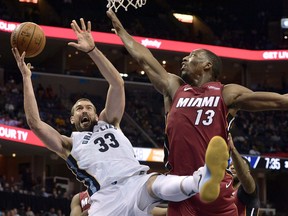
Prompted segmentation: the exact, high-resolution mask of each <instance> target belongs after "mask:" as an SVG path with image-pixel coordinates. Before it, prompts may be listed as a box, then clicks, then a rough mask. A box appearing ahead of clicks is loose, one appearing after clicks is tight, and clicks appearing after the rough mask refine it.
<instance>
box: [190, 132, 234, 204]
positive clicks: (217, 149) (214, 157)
mask: <svg viewBox="0 0 288 216" xmlns="http://www.w3.org/2000/svg"><path fill="white" fill-rule="evenodd" d="M228 159H229V152H228V146H227V143H226V142H225V140H224V139H223V138H222V137H220V136H215V137H213V138H212V139H211V140H210V142H209V144H208V148H207V150H206V154H205V166H204V167H200V168H199V169H198V170H197V171H196V172H195V173H194V174H196V175H199V178H197V179H198V188H199V195H200V199H201V200H202V201H204V202H213V201H214V200H216V199H217V197H218V196H219V193H220V183H221V181H222V180H223V178H224V176H225V170H226V168H227V166H228ZM194 174H193V176H194Z"/></svg>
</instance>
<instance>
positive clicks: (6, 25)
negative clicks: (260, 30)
mask: <svg viewBox="0 0 288 216" xmlns="http://www.w3.org/2000/svg"><path fill="white" fill-rule="evenodd" d="M19 24H20V23H16V22H8V21H5V20H0V31H4V32H12V31H13V30H14V29H15V28H16V26H17V25H19ZM41 28H42V29H43V31H44V33H45V35H46V37H50V38H60V39H68V40H76V36H75V34H74V32H73V31H72V29H70V28H60V27H52V26H41ZM92 35H93V37H94V38H95V42H97V43H104V44H112V45H123V43H122V41H121V40H120V38H119V37H118V36H117V35H115V34H114V33H103V32H95V31H94V32H92ZM134 39H135V40H137V41H138V42H140V43H141V44H142V45H144V46H146V47H148V48H151V49H159V50H167V51H173V52H182V53H190V52H191V51H192V50H194V49H200V48H201V49H208V50H210V51H212V52H214V53H216V54H217V55H219V56H221V57H225V58H232V59H242V60H250V61H266V60H287V59H288V50H259V51H255V50H245V49H235V48H230V47H220V46H213V45H205V44H197V43H188V42H180V41H172V40H163V39H157V38H145V37H134Z"/></svg>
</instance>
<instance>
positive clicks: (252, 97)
mask: <svg viewBox="0 0 288 216" xmlns="http://www.w3.org/2000/svg"><path fill="white" fill-rule="evenodd" d="M222 95H223V98H224V100H225V103H226V105H227V106H228V107H229V108H232V109H235V110H245V111H265V110H287V109H288V94H284V95H281V94H278V93H275V92H260V91H259V92H258V91H255V92H254V91H252V90H250V89H248V88H246V87H244V86H241V85H237V84H228V85H225V87H224V89H223V93H222Z"/></svg>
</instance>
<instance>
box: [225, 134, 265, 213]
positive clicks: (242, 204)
mask: <svg viewBox="0 0 288 216" xmlns="http://www.w3.org/2000/svg"><path fill="white" fill-rule="evenodd" d="M228 144H229V146H230V149H231V159H232V163H231V164H230V166H229V170H230V171H231V172H232V174H233V188H234V189H235V192H234V194H233V195H234V196H233V197H234V199H235V201H234V202H235V204H236V206H237V209H238V215H239V216H257V215H258V213H259V208H260V200H259V192H258V187H257V184H256V182H255V180H254V178H253V176H252V175H251V173H250V163H249V161H248V160H247V159H246V158H244V157H242V156H241V155H240V154H239V152H238V151H237V149H236V148H235V146H234V143H233V140H232V137H231V135H230V134H229V141H228Z"/></svg>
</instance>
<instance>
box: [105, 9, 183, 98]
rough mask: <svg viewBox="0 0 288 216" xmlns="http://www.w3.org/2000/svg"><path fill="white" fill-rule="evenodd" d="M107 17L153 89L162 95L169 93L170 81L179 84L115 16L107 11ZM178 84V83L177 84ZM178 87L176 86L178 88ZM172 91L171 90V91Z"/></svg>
mask: <svg viewBox="0 0 288 216" xmlns="http://www.w3.org/2000/svg"><path fill="white" fill-rule="evenodd" d="M107 16H108V17H109V18H110V20H111V22H112V25H113V27H114V31H115V33H116V34H117V35H118V36H119V37H120V38H121V40H122V42H123V44H124V46H125V48H126V49H127V51H128V52H129V53H130V55H131V56H132V57H133V58H134V59H135V60H136V61H137V62H138V63H139V64H140V65H141V67H142V68H143V69H144V71H145V72H146V74H147V76H148V77H149V79H150V81H151V82H152V84H153V85H154V87H155V88H156V89H157V90H158V91H159V92H160V93H162V94H165V93H166V92H167V91H171V89H170V88H171V86H173V85H171V79H172V80H173V79H175V78H176V81H177V82H179V80H180V78H179V77H175V76H170V74H169V73H167V71H166V70H165V69H164V68H163V66H162V65H161V64H160V63H159V62H158V60H157V59H156V58H155V57H154V56H153V55H152V53H151V52H150V50H149V49H147V48H146V47H145V46H143V45H142V44H140V43H138V42H137V41H136V40H135V39H134V38H133V37H132V36H131V35H130V34H129V33H128V32H127V31H126V30H125V29H124V27H123V25H122V24H121V22H120V21H119V19H118V18H117V16H116V14H115V13H114V12H113V11H112V10H111V9H109V10H108V11H107ZM177 82H176V83H177ZM177 84H178V83H177ZM178 87H179V85H177V86H176V88H178ZM172 90H173V89H172Z"/></svg>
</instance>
